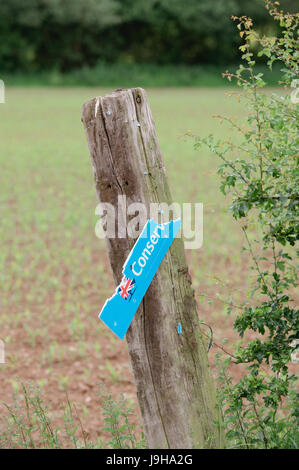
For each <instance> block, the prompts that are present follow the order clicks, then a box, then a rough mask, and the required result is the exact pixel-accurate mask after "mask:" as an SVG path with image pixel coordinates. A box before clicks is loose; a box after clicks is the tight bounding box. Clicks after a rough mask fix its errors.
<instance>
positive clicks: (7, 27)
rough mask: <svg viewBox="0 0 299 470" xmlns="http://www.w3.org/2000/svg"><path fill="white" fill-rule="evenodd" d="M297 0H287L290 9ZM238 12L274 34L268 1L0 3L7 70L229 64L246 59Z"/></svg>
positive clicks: (0, 50)
mask: <svg viewBox="0 0 299 470" xmlns="http://www.w3.org/2000/svg"><path fill="white" fill-rule="evenodd" d="M294 3H295V2H293V0H281V6H282V7H283V8H284V9H287V10H289V11H292V7H293V8H294ZM231 15H236V16H240V15H249V16H251V17H252V18H253V19H254V22H255V24H256V26H257V28H259V29H260V30H262V31H263V32H270V33H271V32H273V33H275V31H271V28H273V24H272V23H271V20H269V17H268V16H267V13H266V11H265V8H264V1H263V0H250V2H248V0H184V1H182V0H9V1H7V2H2V3H1V5H0V70H1V71H3V72H13V71H22V72H26V71H43V70H52V69H54V70H59V71H61V72H66V71H70V70H73V69H76V68H80V67H82V66H89V67H93V66H95V65H96V64H97V63H98V62H105V63H108V64H109V63H112V62H114V63H115V62H119V63H126V64H131V63H132V64H133V63H153V64H188V65H194V64H202V63H205V64H228V63H232V62H235V61H237V60H238V59H239V55H238V49H237V48H236V47H235V46H236V45H238V44H239V41H240V38H239V35H238V32H236V28H235V27H234V25H233V22H232V20H231ZM271 25H272V26H271Z"/></svg>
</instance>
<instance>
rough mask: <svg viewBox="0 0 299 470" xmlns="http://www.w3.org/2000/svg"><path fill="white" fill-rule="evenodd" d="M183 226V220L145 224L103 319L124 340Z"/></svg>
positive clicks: (107, 302)
mask: <svg viewBox="0 0 299 470" xmlns="http://www.w3.org/2000/svg"><path fill="white" fill-rule="evenodd" d="M180 228H181V219H177V220H172V221H171V222H168V223H165V224H157V223H156V222H155V221H154V220H153V219H151V220H148V221H147V223H146V224H145V226H144V228H143V230H142V232H141V234H140V236H139V238H138V240H137V242H136V243H135V245H134V247H133V249H132V251H131V252H130V254H129V256H128V258H127V260H126V262H125V264H124V267H123V271H122V274H123V278H122V281H121V283H120V285H119V286H117V288H116V290H115V293H114V295H113V296H112V297H111V298H110V299H108V300H107V301H106V303H105V305H104V307H103V309H102V311H101V313H100V315H99V318H100V319H101V320H102V321H103V322H104V323H105V325H107V326H108V327H109V328H110V329H111V330H112V331H113V333H115V334H116V336H118V337H119V338H120V339H123V338H124V336H125V334H126V332H127V330H128V328H129V326H130V324H131V321H132V320H133V317H134V315H135V313H136V310H137V309H138V307H139V305H140V302H141V301H142V298H143V296H144V295H145V293H146V291H147V289H148V287H149V285H150V283H151V282H152V279H153V277H154V275H155V273H156V271H157V269H158V268H159V266H160V264H161V262H162V260H163V258H164V256H165V254H166V253H167V250H168V249H169V247H170V245H171V244H172V242H173V240H174V238H175V236H176V235H177V233H178V231H179V230H180Z"/></svg>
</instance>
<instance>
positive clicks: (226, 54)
mask: <svg viewBox="0 0 299 470" xmlns="http://www.w3.org/2000/svg"><path fill="white" fill-rule="evenodd" d="M295 4H296V2H295V1H293V0H281V6H282V7H283V8H285V9H286V10H289V11H293V10H294V9H295V6H296V5H295ZM232 15H237V16H238V15H250V16H251V17H252V18H253V20H254V23H255V26H256V28H257V29H258V30H259V31H260V32H262V33H267V34H276V32H277V30H276V27H277V26H276V25H275V23H274V21H273V20H272V19H271V17H270V16H269V15H268V13H267V11H266V9H265V7H264V1H263V0H250V1H248V0H184V1H181V0H7V1H5V2H1V4H0V79H2V80H4V82H5V103H4V104H3V103H1V104H0V142H1V145H0V168H1V171H0V211H1V219H0V240H1V249H0V338H1V339H2V340H3V341H4V344H5V354H6V363H5V364H2V365H1V364H0V400H1V401H2V402H3V401H4V402H6V403H8V404H12V403H13V400H14V396H15V397H16V399H19V398H20V397H21V394H22V390H21V387H20V381H19V380H20V379H21V380H23V381H24V382H25V383H28V381H32V382H33V383H34V384H35V385H37V386H39V388H40V390H41V393H42V396H43V398H44V401H45V404H46V405H47V406H48V408H49V412H50V414H51V419H52V422H53V423H54V424H53V426H55V427H56V426H57V427H60V426H63V403H65V392H66V391H67V392H68V394H69V399H70V401H71V402H72V403H75V404H76V409H77V410H78V413H79V416H80V417H81V420H82V422H83V426H84V429H85V431H86V433H87V434H86V435H87V436H88V437H90V438H91V439H97V438H98V437H99V436H100V437H101V438H103V439H104V440H105V439H106V437H107V433H105V431H102V427H103V419H102V415H101V402H100V399H99V395H98V392H99V382H102V383H104V385H105V387H106V389H107V390H108V391H109V392H111V393H112V396H113V397H118V396H119V394H120V393H123V394H124V396H125V397H126V398H127V399H128V400H129V401H130V403H131V404H132V406H133V409H134V410H135V413H134V416H133V422H134V423H135V424H137V425H138V426H139V425H140V420H139V412H138V407H137V398H136V389H135V385H134V380H133V377H132V372H131V369H130V362H129V358H128V353H127V348H126V342H125V341H124V342H121V341H120V340H118V339H117V338H116V337H114V335H113V334H112V333H111V332H110V331H109V330H108V329H107V328H106V327H104V326H102V324H101V322H100V321H99V320H98V318H97V316H98V313H99V311H100V310H101V308H102V306H103V304H104V302H105V300H106V299H107V298H108V297H109V296H111V294H112V292H113V288H114V287H113V280H112V275H111V270H110V265H109V260H108V257H107V252H106V246H105V243H104V241H103V240H99V239H98V238H97V237H96V235H95V233H94V228H95V225H96V222H97V221H98V219H97V217H96V216H95V212H94V211H95V207H96V204H97V200H96V194H95V188H94V182H93V175H92V169H91V163H90V156H89V152H88V147H87V143H86V140H85V136H84V132H83V128H82V124H81V107H82V104H83V103H84V102H85V101H87V100H89V99H91V98H93V97H94V96H99V95H104V94H107V93H111V91H113V90H114V89H115V88H118V87H136V86H137V87H138V86H141V87H145V88H146V92H147V96H148V99H149V102H150V106H151V109H152V112H153V116H154V119H155V123H156V128H157V133H158V138H159V142H160V145H161V149H162V154H163V157H164V161H165V165H166V168H167V174H168V178H169V183H170V188H171V190H172V195H173V199H174V200H175V201H178V202H203V203H204V244H203V247H202V248H201V249H200V250H191V251H188V252H187V257H188V263H189V268H190V273H191V276H192V282H193V287H194V289H195V294H196V298H197V301H198V305H199V316H200V319H201V320H202V321H204V322H205V323H207V324H208V325H210V326H211V328H212V329H213V331H214V340H215V343H217V344H218V345H223V344H224V342H225V341H226V345H225V348H226V349H227V350H229V351H232V348H233V343H235V342H236V341H238V335H237V334H236V332H235V331H234V330H233V327H232V324H233V319H234V311H232V313H231V316H228V315H227V314H226V302H227V298H228V297H229V298H231V299H233V301H234V303H235V304H236V305H239V304H240V303H241V302H242V301H243V300H244V296H245V295H246V293H247V291H248V289H249V288H250V282H251V271H250V268H249V262H248V259H247V257H246V254H242V255H241V247H242V244H243V241H242V236H241V230H240V228H239V226H238V225H237V224H235V223H234V222H233V219H232V217H231V215H230V214H229V213H228V211H227V207H228V203H229V201H228V200H225V199H224V197H223V195H222V194H221V193H220V191H219V179H218V176H217V165H218V162H217V160H216V157H215V156H214V155H211V154H209V152H207V151H206V150H204V149H203V150H200V151H195V150H194V148H193V142H192V140H191V139H188V140H186V139H185V138H184V134H185V133H186V132H187V131H188V130H191V132H192V133H194V134H197V135H200V136H205V135H208V134H209V133H214V134H215V135H216V137H219V138H227V137H231V138H233V139H234V138H235V139H236V142H237V139H238V136H237V135H235V133H234V131H233V129H231V128H230V127H229V126H227V125H226V123H225V122H224V123H223V125H220V124H219V122H218V121H217V120H215V119H213V117H212V116H213V115H214V114H223V115H228V116H235V118H236V119H237V120H238V123H239V124H240V125H241V123H242V122H243V120H244V117H245V116H246V114H247V109H246V107H245V106H244V104H243V102H241V103H239V102H238V100H236V99H234V97H231V96H229V94H230V93H231V92H234V88H233V86H234V85H233V84H231V83H228V82H226V81H225V80H223V79H222V77H221V72H223V71H225V70H226V69H227V68H228V69H230V70H232V71H233V70H234V67H235V64H238V62H239V61H240V51H239V50H238V46H239V45H240V36H239V31H238V30H237V28H236V25H235V24H234V23H233V22H232V20H231V16H232ZM258 68H260V69H261V70H263V71H265V73H267V81H268V83H269V84H272V85H274V84H275V83H277V79H278V78H279V65H278V67H276V68H275V69H274V72H272V73H271V72H266V67H265V65H264V64H263V63H262V62H261V61H260V62H259V64H258ZM269 91H271V89H269ZM207 331H209V330H207ZM219 351H220V349H219V347H217V346H216V345H215V344H214V346H213V348H212V349H211V350H210V353H209V359H210V364H211V368H212V372H213V374H214V375H216V373H215V370H216V368H215V354H216V353H217V352H219ZM232 369H233V370H232V373H233V374H235V377H239V376H240V374H242V370H241V369H239V368H238V366H232ZM21 403H23V402H21ZM21 406H22V405H21ZM0 416H1V417H0V447H1V436H3V433H4V432H5V430H6V429H7V423H6V421H5V420H4V421H2V419H4V417H5V409H4V408H3V407H2V405H1V413H0ZM138 429H140V426H139V427H138ZM41 445H42V444H41Z"/></svg>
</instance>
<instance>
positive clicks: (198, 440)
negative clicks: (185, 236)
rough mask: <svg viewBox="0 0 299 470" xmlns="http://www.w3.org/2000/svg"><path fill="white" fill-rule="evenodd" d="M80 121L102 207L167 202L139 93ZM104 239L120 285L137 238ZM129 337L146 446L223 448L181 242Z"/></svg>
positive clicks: (102, 102)
mask: <svg viewBox="0 0 299 470" xmlns="http://www.w3.org/2000/svg"><path fill="white" fill-rule="evenodd" d="M82 121H83V124H84V128H85V132H86V137H87V141H88V146H89V150H90V155H91V159H92V165H93V171H94V177H95V184H96V191H97V195H98V198H99V200H100V202H109V203H110V204H113V205H114V206H115V208H116V207H117V202H118V196H119V195H126V197H127V202H128V204H130V203H132V202H142V203H144V204H145V205H146V207H147V208H148V209H149V205H150V203H152V202H153V203H162V202H164V203H165V202H166V203H168V204H171V202H172V201H171V195H170V191H169V187H168V183H167V179H166V175H165V168H164V164H163V160H162V156H161V151H160V147H159V143H158V139H157V135H156V131H155V125H154V121H153V118H152V114H151V110H150V107H149V104H148V101H147V98H146V94H145V92H144V90H143V89H141V88H133V89H129V90H116V91H115V92H114V93H112V94H111V95H108V96H105V97H98V98H94V99H92V100H91V101H89V102H87V103H85V104H84V105H83V110H82ZM116 214H117V210H116ZM116 226H117V223H116ZM141 228H142V227H141ZM106 241H107V246H108V252H109V258H110V263H111V267H112V271H113V275H114V280H115V283H116V285H117V284H119V283H120V280H121V277H122V267H123V264H124V262H125V260H126V258H127V256H128V254H129V252H130V250H131V248H132V246H133V245H134V243H135V240H132V239H130V238H115V239H112V238H110V239H106ZM111 294H112V293H111ZM99 308H100V306H99ZM178 323H181V325H182V333H181V334H178ZM126 339H127V342H128V348H129V353H130V357H131V362H132V367H133V372H134V377H135V382H136V387H137V394H138V400H139V406H140V409H141V414H142V417H143V424H144V432H145V436H146V439H147V443H148V446H149V447H150V448H170V449H174V448H193V447H201V448H205V447H207V448H219V447H221V445H222V442H221V440H222V439H221V436H220V434H221V433H220V432H219V426H218V425H217V424H216V421H217V420H218V413H217V410H216V399H215V389H214V384H213V381H212V378H211V375H210V370H209V365H208V359H207V353H206V350H205V345H204V344H203V341H202V338H201V332H200V325H199V319H198V313H197V306H196V302H195V298H194V291H193V289H192V287H191V280H190V276H189V273H188V268H187V265H186V259H185V253H184V246H183V241H182V239H176V240H175V241H174V242H173V244H172V246H171V248H170V250H169V251H168V253H167V254H166V257H165V259H164V261H163V262H162V264H161V266H160V267H159V269H158V271H157V273H156V275H155V277H154V279H153V281H152V283H151V285H150V287H149V289H148V291H147V293H146V295H145V297H144V299H143V301H142V303H141V304H140V306H139V309H138V310H137V313H136V315H135V317H134V319H133V322H132V324H131V326H130V328H129V330H128V333H127V335H126Z"/></svg>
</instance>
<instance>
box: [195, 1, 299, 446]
mask: <svg viewBox="0 0 299 470" xmlns="http://www.w3.org/2000/svg"><path fill="white" fill-rule="evenodd" d="M277 5H278V3H277V2H275V3H272V2H270V1H268V0H266V8H267V9H268V10H269V13H270V15H271V16H272V17H273V18H274V20H276V21H277V22H278V23H279V25H280V28H281V34H280V35H279V36H278V37H268V36H260V35H259V34H258V33H257V32H256V31H255V30H254V29H253V23H252V20H251V19H250V18H248V17H244V16H243V17H241V18H234V19H236V20H238V25H237V27H238V30H239V34H240V37H241V38H242V39H243V40H244V43H243V44H242V45H241V46H240V50H241V52H242V59H243V62H244V65H240V67H239V69H238V70H237V71H236V72H235V73H230V72H226V73H225V74H224V76H225V77H226V78H228V80H229V81H232V80H234V79H235V80H236V81H237V84H238V86H239V87H240V89H241V90H240V93H237V98H238V100H241V101H243V103H244V104H245V106H246V108H247V109H248V115H247V118H246V122H245V123H240V122H236V120H235V119H234V118H227V117H223V116H218V117H219V118H220V119H221V120H226V121H228V122H229V123H230V125H231V126H232V127H233V128H234V129H237V131H238V132H239V134H240V139H239V141H238V143H237V142H236V141H231V140H226V141H224V142H221V141H216V140H215V139H214V137H213V136H212V135H210V136H208V137H206V138H196V143H195V147H196V148H198V147H199V146H201V145H206V146H207V147H208V148H209V149H210V150H211V151H212V152H213V153H215V154H216V155H217V156H218V157H219V158H220V160H221V162H222V163H221V165H220V166H219V168H218V174H219V175H220V178H221V185H220V189H221V191H222V193H223V194H224V195H229V196H230V198H231V200H232V202H231V206H230V209H231V212H232V215H233V217H234V219H235V220H237V221H239V222H240V225H241V229H242V232H243V234H244V239H245V242H246V246H245V247H244V250H246V251H247V252H248V254H249V255H250V257H251V259H252V270H253V272H254V276H255V282H254V286H253V290H252V293H251V296H250V298H248V299H246V300H245V301H244V302H243V303H242V305H241V309H240V310H239V311H238V313H237V316H236V319H235V322H234V328H235V329H236V330H237V332H238V333H239V335H240V337H241V338H242V339H243V338H244V339H245V341H243V342H242V344H241V345H240V346H238V347H237V348H236V351H235V353H234V361H235V362H236V363H238V364H245V365H246V366H247V370H246V373H244V376H243V377H242V378H241V379H240V381H239V382H238V383H234V382H233V381H232V379H231V378H230V377H229V375H228V370H227V367H228V365H229V362H230V361H231V360H232V359H231V358H230V359H228V361H226V363H225V367H224V369H223V370H222V371H221V374H220V381H221V387H220V388H219V400H220V404H221V407H222V408H223V412H224V422H225V425H226V430H227V440H228V442H229V443H230V444H229V445H231V446H234V447H236V446H237V447H250V448H251V447H265V448H271V447H299V434H298V418H299V414H298V394H296V393H295V392H294V391H293V384H294V381H295V376H294V375H293V374H291V373H290V371H289V364H290V361H291V359H292V354H293V353H294V352H295V350H296V348H298V338H299V333H298V327H299V315H298V313H299V311H298V310H296V308H295V305H294V299H293V298H292V295H291V292H292V290H291V289H292V288H294V287H295V286H296V284H297V270H296V266H295V263H296V259H297V258H296V254H298V252H297V253H296V250H295V245H296V242H297V240H298V238H299V231H298V206H299V194H298V188H299V168H298V155H299V153H298V148H299V134H298V123H299V113H298V105H297V104H296V99H294V95H293V93H290V89H291V87H292V86H294V84H295V83H296V82H294V80H298V78H299V61H298V59H299V53H298V48H297V44H298V25H299V14H293V15H291V14H285V13H283V11H279V10H278V6H277ZM257 44H258V45H259V46H260V52H259V55H264V56H266V57H267V63H268V65H269V67H270V68H271V67H272V65H273V63H274V62H275V61H279V62H280V63H281V64H283V70H282V72H283V81H282V83H281V85H283V86H284V87H287V93H283V94H278V93H272V94H269V93H265V92H263V91H262V89H263V87H264V86H265V84H266V83H265V81H264V79H263V74H261V73H256V71H255V60H254V57H253V52H252V47H255V46H256V45H257ZM298 83H299V82H298ZM233 308H234V307H232V306H229V308H228V313H231V311H232V310H233ZM249 332H254V333H255V338H254V339H249V338H248V337H246V335H247V333H249ZM287 402H288V404H287V405H286V403H287Z"/></svg>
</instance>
